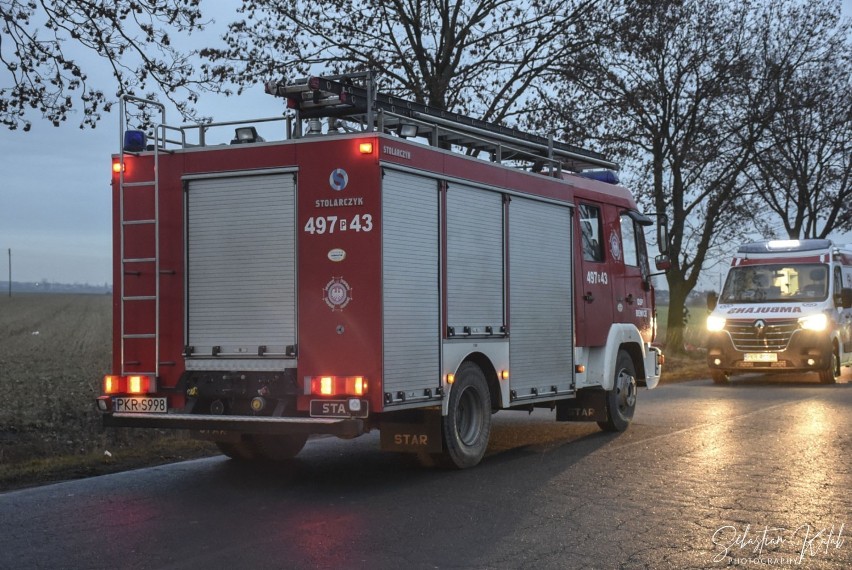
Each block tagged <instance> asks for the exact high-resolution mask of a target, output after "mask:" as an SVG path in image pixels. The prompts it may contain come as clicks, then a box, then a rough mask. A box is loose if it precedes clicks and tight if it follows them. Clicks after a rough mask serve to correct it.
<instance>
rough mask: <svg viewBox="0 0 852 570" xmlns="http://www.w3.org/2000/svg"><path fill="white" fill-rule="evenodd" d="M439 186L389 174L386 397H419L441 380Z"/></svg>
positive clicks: (385, 194)
mask: <svg viewBox="0 0 852 570" xmlns="http://www.w3.org/2000/svg"><path fill="white" fill-rule="evenodd" d="M438 235H439V234H438V185H437V181H435V180H434V179H429V178H425V177H422V176H416V175H413V174H407V173H401V172H395V171H391V170H387V171H385V175H384V179H383V187H382V282H383V284H382V291H383V293H382V302H383V305H382V306H383V314H382V317H383V336H384V374H383V380H384V391H385V392H386V393H391V394H393V397H394V400H395V401H394V404H396V403H398V402H396V397H397V392H399V391H402V392H404V393H405V394H406V399H410V398H412V397H414V398H416V397H421V396H422V395H423V391H424V389H426V388H431V389H434V388H435V387H436V386H438V384H439V380H440V368H439V365H440V352H439V348H440V342H439V341H440V316H441V311H440V295H439V272H438V268H439V262H438V255H439V247H440V246H439V241H438Z"/></svg>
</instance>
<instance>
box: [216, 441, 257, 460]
mask: <svg viewBox="0 0 852 570" xmlns="http://www.w3.org/2000/svg"><path fill="white" fill-rule="evenodd" d="M245 437H246V436H243V439H242V440H241V441H239V442H234V441H217V442H216V447H218V448H219V451H221V452H222V453H223V454H224V455H227V456H228V457H230V458H231V459H234V460H235V461H250V460H252V459H254V458H255V453H254V448H253V446H252V445H250V444H249V442H248V441H246V439H245Z"/></svg>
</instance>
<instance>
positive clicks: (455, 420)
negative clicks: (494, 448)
mask: <svg viewBox="0 0 852 570" xmlns="http://www.w3.org/2000/svg"><path fill="white" fill-rule="evenodd" d="M441 424H442V425H441V428H442V429H441V431H442V433H443V438H444V459H445V460H446V461H444V462H442V463H445V464H446V465H447V466H449V467H454V468H456V469H465V468H467V467H473V466H474V465H476V464H477V463H479V462H480V461H481V460H482V457H483V456H484V455H485V449H486V448H487V447H488V438H489V436H490V435H491V395H490V393H489V392H488V382H486V380H485V374H483V372H482V369H480V368H479V366H477V365H476V364H474V363H473V362H465V363H464V364H462V365H461V367H459V370H458V373H457V374H456V380H455V382H454V383H453V385H452V387H451V388H450V400H449V410H448V413H447V415H446V416H443V417H442V418H441Z"/></svg>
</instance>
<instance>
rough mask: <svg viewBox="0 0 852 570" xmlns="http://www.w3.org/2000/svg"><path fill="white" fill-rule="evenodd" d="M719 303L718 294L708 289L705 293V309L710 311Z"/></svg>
mask: <svg viewBox="0 0 852 570" xmlns="http://www.w3.org/2000/svg"><path fill="white" fill-rule="evenodd" d="M718 304H719V296H718V295H716V292H715V291H710V292H709V293H707V310H709V311H712V310H713V309H715V308H716V305H718Z"/></svg>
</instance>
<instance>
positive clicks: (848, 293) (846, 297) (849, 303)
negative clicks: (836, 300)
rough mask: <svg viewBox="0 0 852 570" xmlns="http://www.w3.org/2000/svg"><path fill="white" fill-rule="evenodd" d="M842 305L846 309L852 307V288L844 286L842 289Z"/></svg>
mask: <svg viewBox="0 0 852 570" xmlns="http://www.w3.org/2000/svg"><path fill="white" fill-rule="evenodd" d="M840 305H841V306H842V307H843V308H844V309H849V308H850V307H852V289H850V288H849V287H844V288H843V289H841V290H840Z"/></svg>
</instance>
